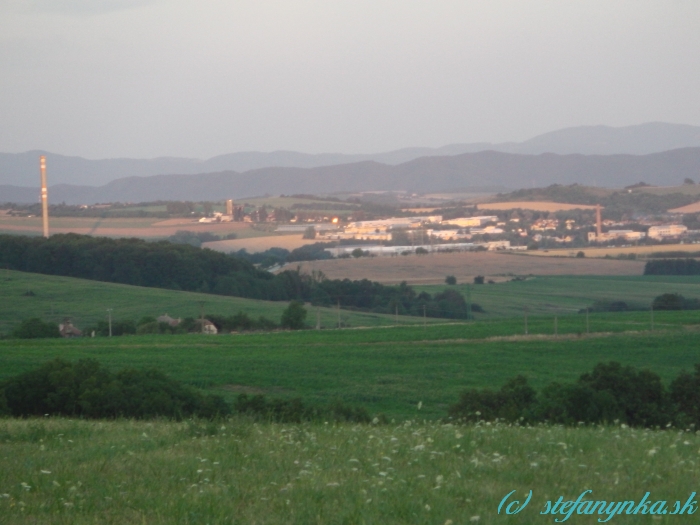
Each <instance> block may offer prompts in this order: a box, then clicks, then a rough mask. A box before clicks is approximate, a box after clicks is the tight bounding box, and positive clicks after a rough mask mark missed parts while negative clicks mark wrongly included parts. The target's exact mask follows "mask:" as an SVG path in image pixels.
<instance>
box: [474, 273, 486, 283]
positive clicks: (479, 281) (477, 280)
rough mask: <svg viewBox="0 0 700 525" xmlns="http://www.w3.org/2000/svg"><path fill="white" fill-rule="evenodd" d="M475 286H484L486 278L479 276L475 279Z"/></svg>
mask: <svg viewBox="0 0 700 525" xmlns="http://www.w3.org/2000/svg"><path fill="white" fill-rule="evenodd" d="M474 284H484V276H483V275H477V276H476V277H474Z"/></svg>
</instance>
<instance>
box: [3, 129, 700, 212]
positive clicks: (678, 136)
mask: <svg viewBox="0 0 700 525" xmlns="http://www.w3.org/2000/svg"><path fill="white" fill-rule="evenodd" d="M693 147H700V127H698V126H689V125H682V124H666V123H661V122H652V123H647V124H640V125H637V126H627V127H620V128H613V127H609V126H582V127H575V128H567V129H562V130H559V131H553V132H551V133H545V134H544V135H539V136H537V137H534V138H532V139H530V140H526V141H524V142H519V143H516V142H508V143H501V144H491V143H485V142H484V143H474V144H452V145H449V146H444V147H441V148H405V149H400V150H396V151H390V152H386V153H376V154H367V155H345V154H340V153H325V154H319V155H311V154H306V153H298V152H293V151H274V152H270V153H261V152H240V153H231V154H228V155H220V156H218V157H213V158H211V159H208V160H198V159H187V158H174V157H173V158H157V159H103V160H88V159H84V158H81V157H67V156H63V155H58V154H53V153H50V152H45V151H29V152H26V153H0V185H3V184H4V185H13V186H20V187H22V186H23V187H32V188H36V186H37V184H38V180H39V174H38V157H39V155H46V156H47V160H48V175H49V182H50V184H52V185H57V184H72V185H79V186H94V187H98V186H103V185H105V184H108V183H110V182H112V181H116V180H117V179H122V178H125V177H149V176H152V175H170V174H179V175H193V174H199V173H215V172H222V171H235V172H249V171H251V170H258V169H261V168H270V167H280V168H318V167H323V166H336V165H342V164H356V163H361V162H376V163H381V164H385V165H391V166H396V165H400V164H405V163H407V162H410V161H413V160H415V159H418V158H421V157H436V156H456V155H463V154H465V153H477V152H482V151H497V152H502V153H514V154H523V155H540V154H543V153H556V154H559V155H569V154H582V155H615V154H630V155H648V154H651V153H659V152H663V151H668V150H673V149H679V148H693ZM600 183H601V184H603V181H600ZM613 184H614V183H613ZM5 191H7V190H5ZM76 191H77V190H76ZM267 191H270V192H274V193H284V192H283V191H282V190H277V189H276V188H268V189H267ZM7 200H8V199H7V197H6V196H4V195H2V194H0V202H1V201H7Z"/></svg>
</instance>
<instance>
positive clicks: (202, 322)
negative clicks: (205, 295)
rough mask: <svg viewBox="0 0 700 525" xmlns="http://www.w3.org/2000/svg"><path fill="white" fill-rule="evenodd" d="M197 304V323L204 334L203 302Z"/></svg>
mask: <svg viewBox="0 0 700 525" xmlns="http://www.w3.org/2000/svg"><path fill="white" fill-rule="evenodd" d="M198 302H199V322H200V323H201V324H202V333H204V301H198Z"/></svg>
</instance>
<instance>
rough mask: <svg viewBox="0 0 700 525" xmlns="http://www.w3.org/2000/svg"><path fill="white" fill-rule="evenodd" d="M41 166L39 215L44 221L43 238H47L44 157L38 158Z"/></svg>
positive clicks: (47, 210) (47, 206) (47, 208)
mask: <svg viewBox="0 0 700 525" xmlns="http://www.w3.org/2000/svg"><path fill="white" fill-rule="evenodd" d="M39 165H40V166H41V213H42V218H43V220H44V237H46V238H47V239H48V238H49V194H48V190H47V189H46V157H45V156H44V155H42V156H41V157H39Z"/></svg>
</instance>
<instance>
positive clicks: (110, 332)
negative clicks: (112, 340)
mask: <svg viewBox="0 0 700 525" xmlns="http://www.w3.org/2000/svg"><path fill="white" fill-rule="evenodd" d="M107 316H108V317H109V336H110V337H112V309H111V308H107Z"/></svg>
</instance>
